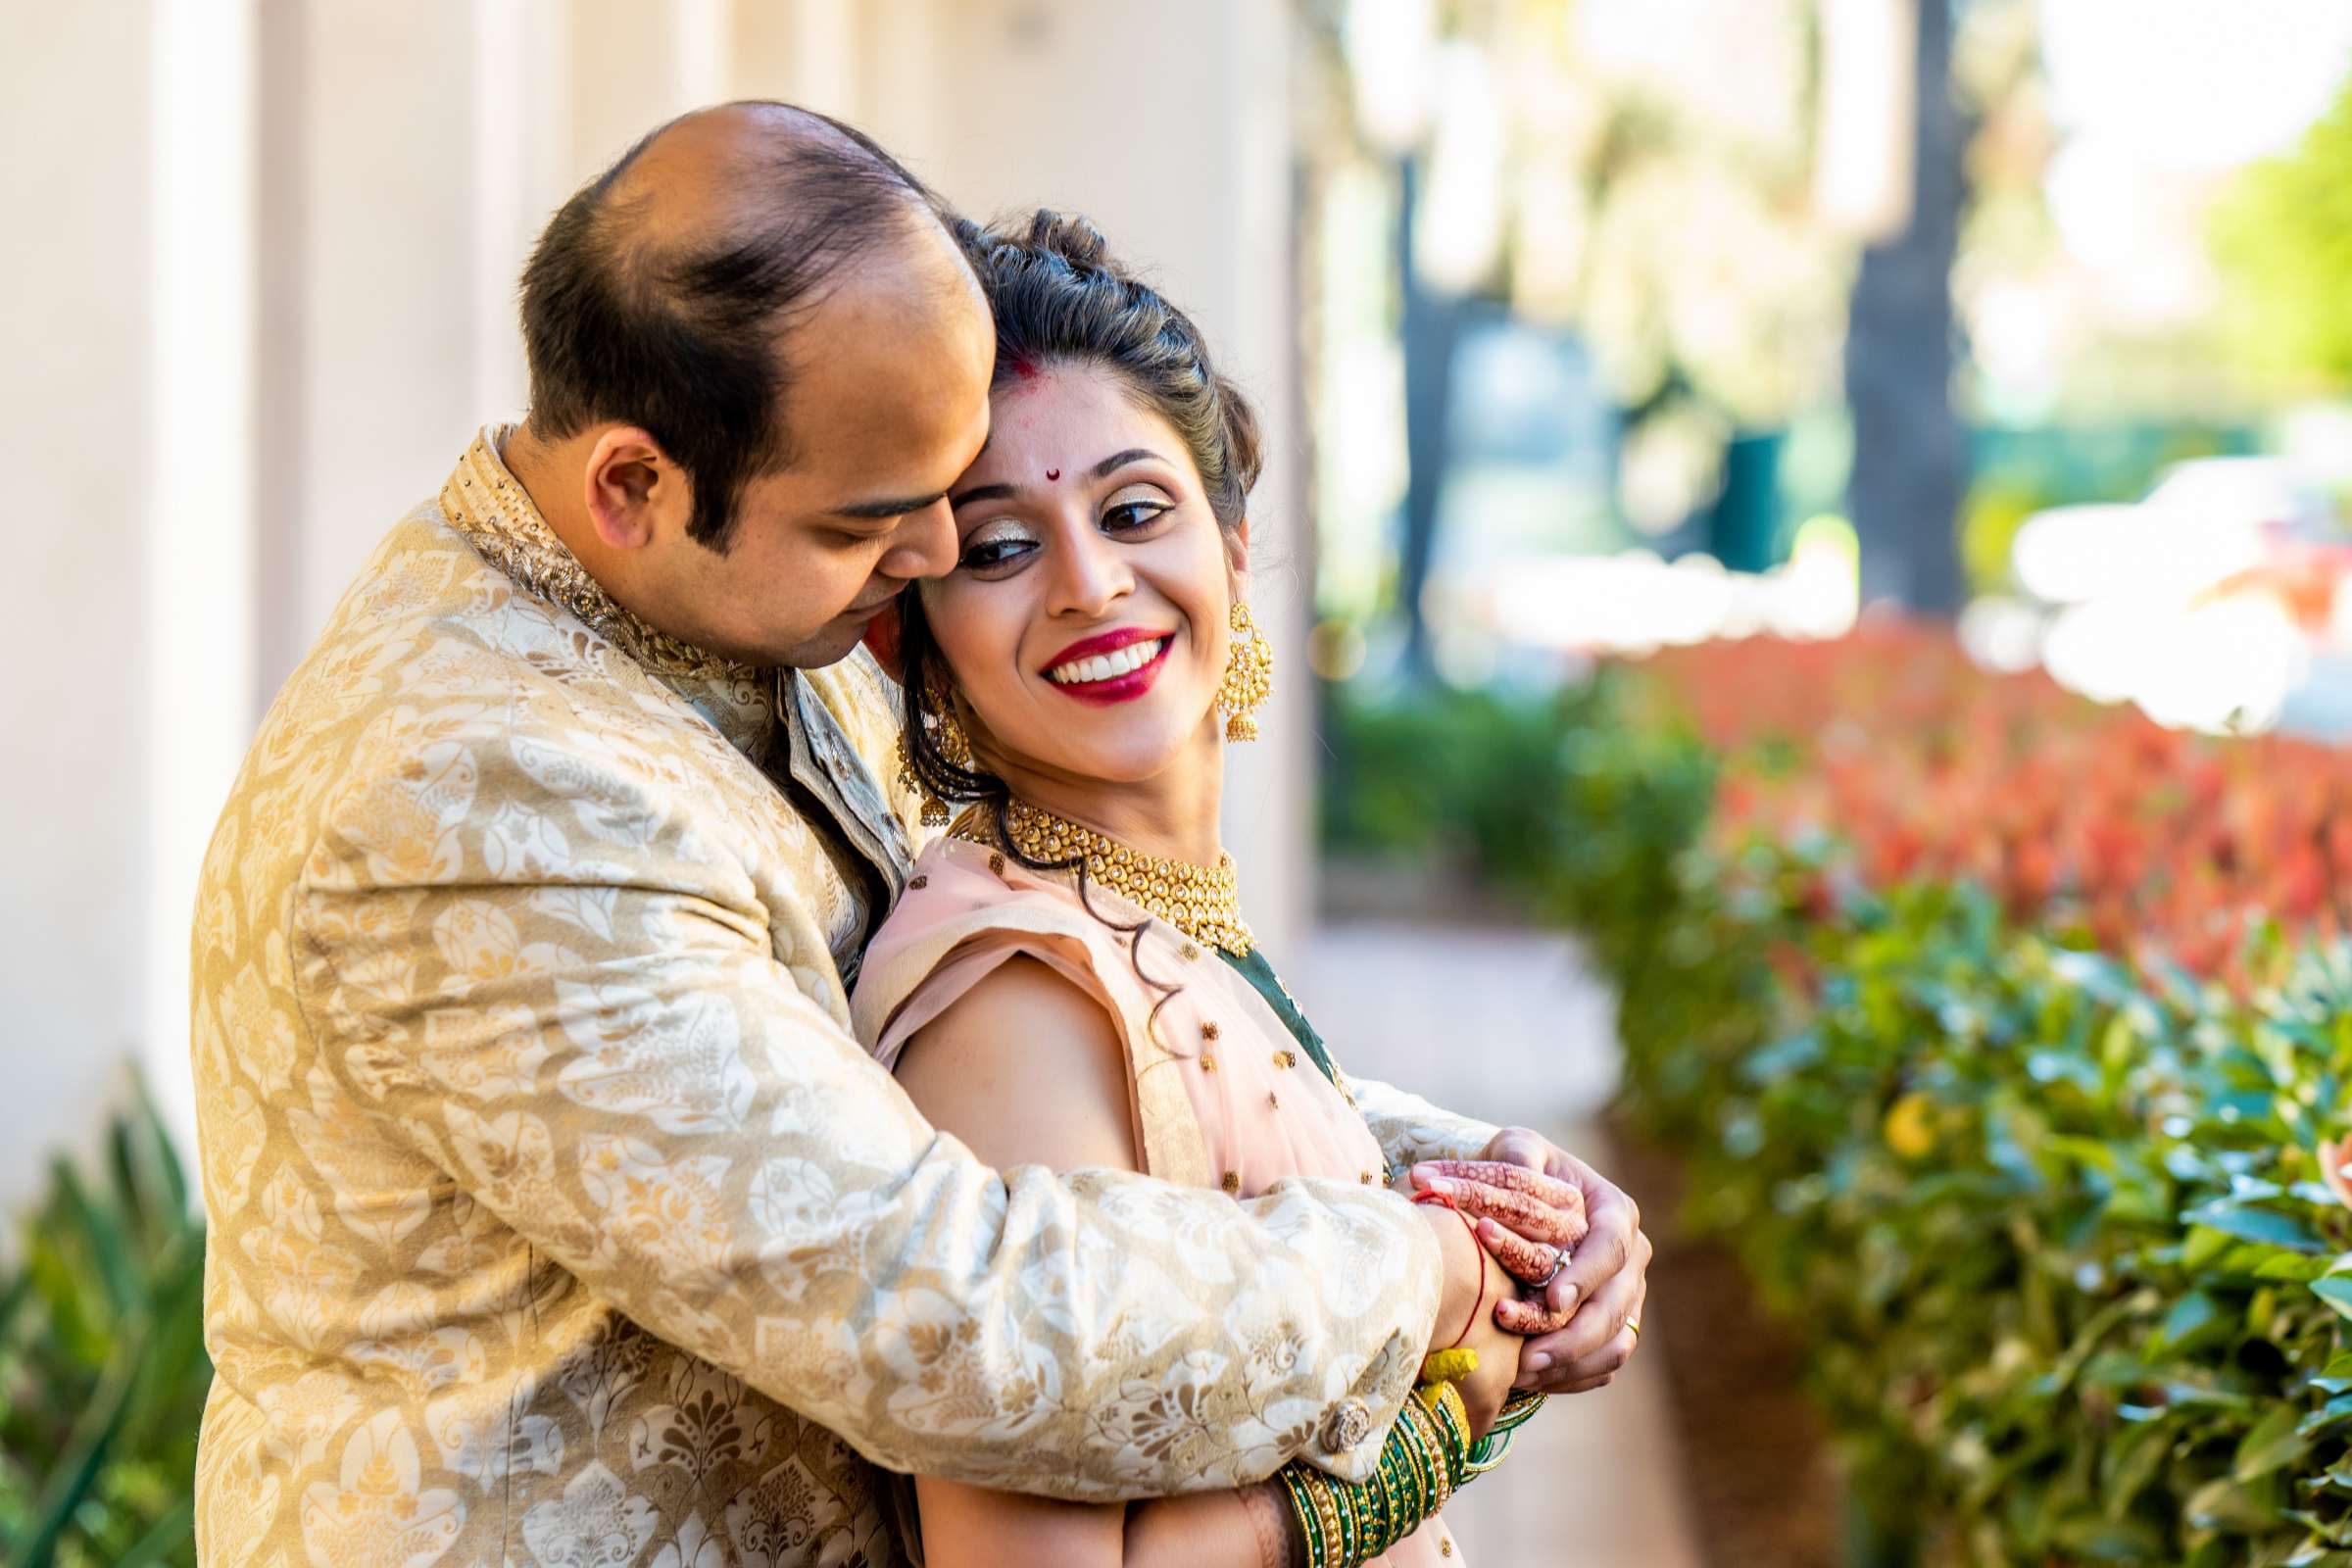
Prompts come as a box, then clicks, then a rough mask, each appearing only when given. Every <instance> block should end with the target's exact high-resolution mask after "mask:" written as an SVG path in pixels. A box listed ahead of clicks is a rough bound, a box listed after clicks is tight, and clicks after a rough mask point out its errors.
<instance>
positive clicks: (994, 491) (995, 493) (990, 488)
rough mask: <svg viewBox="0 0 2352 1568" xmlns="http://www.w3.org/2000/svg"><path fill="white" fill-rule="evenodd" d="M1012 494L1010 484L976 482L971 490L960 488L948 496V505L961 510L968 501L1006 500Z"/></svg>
mask: <svg viewBox="0 0 2352 1568" xmlns="http://www.w3.org/2000/svg"><path fill="white" fill-rule="evenodd" d="M1011 495H1012V486H1010V485H1008V484H976V485H974V486H972V487H971V488H970V489H969V490H958V491H956V493H955V494H954V495H952V496H950V497H948V505H949V506H950V507H953V508H955V509H956V511H958V512H960V511H962V510H963V505H964V503H965V502H967V501H1004V500H1006V499H1008V498H1010V496H1011Z"/></svg>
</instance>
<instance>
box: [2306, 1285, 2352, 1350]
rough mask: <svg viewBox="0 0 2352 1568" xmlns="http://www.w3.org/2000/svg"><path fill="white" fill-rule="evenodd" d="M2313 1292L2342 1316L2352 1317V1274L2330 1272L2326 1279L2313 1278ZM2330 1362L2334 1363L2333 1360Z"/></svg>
mask: <svg viewBox="0 0 2352 1568" xmlns="http://www.w3.org/2000/svg"><path fill="white" fill-rule="evenodd" d="M2311 1294H2312V1295H2314V1296H2316V1297H2318V1298H2319V1299H2321V1300H2323V1301H2326V1302H2327V1304H2328V1305H2329V1306H2332V1307H2334V1308H2335V1309H2336V1311H2337V1312H2338V1313H2339V1314H2341V1315H2342V1316H2344V1317H2346V1318H2352V1276H2346V1275H2342V1274H2330V1275H2329V1276H2328V1277H2327V1278H2326V1279H2324V1280H2313V1281H2312V1282H2311ZM2329 1364H2330V1365H2333V1363H2332V1362H2330V1363H2329Z"/></svg>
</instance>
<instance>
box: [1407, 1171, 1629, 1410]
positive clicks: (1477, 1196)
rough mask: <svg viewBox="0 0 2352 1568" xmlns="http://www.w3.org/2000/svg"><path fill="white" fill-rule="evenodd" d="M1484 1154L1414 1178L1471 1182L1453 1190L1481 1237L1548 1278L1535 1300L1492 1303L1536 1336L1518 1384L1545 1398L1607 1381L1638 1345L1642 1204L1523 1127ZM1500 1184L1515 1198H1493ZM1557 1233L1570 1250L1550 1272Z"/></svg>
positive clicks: (1416, 1181)
mask: <svg viewBox="0 0 2352 1568" xmlns="http://www.w3.org/2000/svg"><path fill="white" fill-rule="evenodd" d="M1482 1153H1483V1154H1484V1155H1485V1158H1484V1159H1482V1160H1469V1161H1465V1160H1432V1161H1428V1162H1426V1163H1423V1164H1420V1165H1416V1166H1414V1167H1413V1168H1412V1171H1411V1173H1410V1178H1409V1179H1410V1181H1411V1183H1412V1185H1413V1187H1415V1188H1417V1189H1429V1188H1442V1187H1443V1186H1444V1185H1446V1184H1459V1183H1468V1184H1469V1185H1468V1187H1467V1188H1462V1189H1458V1190H1457V1191H1455V1192H1454V1193H1452V1194H1450V1195H1449V1196H1452V1197H1453V1200H1454V1201H1455V1203H1456V1204H1457V1205H1459V1206H1461V1207H1463V1208H1465V1209H1467V1210H1470V1211H1472V1212H1474V1213H1476V1214H1478V1215H1479V1216H1481V1218H1482V1221H1483V1223H1482V1225H1481V1228H1480V1233H1481V1237H1482V1240H1485V1241H1487V1245H1489V1246H1491V1247H1494V1248H1495V1249H1497V1250H1499V1251H1500V1252H1501V1253H1502V1254H1503V1255H1504V1257H1505V1260H1506V1262H1507V1263H1510V1264H1515V1265H1516V1268H1517V1270H1518V1271H1519V1272H1521V1273H1522V1274H1523V1275H1525V1276H1532V1278H1531V1281H1530V1283H1533V1282H1534V1281H1535V1280H1541V1279H1544V1277H1545V1276H1546V1275H1549V1279H1548V1283H1546V1284H1544V1286H1543V1288H1542V1289H1541V1290H1540V1291H1539V1292H1538V1293H1537V1294H1536V1295H1535V1296H1533V1297H1532V1298H1530V1299H1526V1300H1520V1299H1516V1298H1514V1299H1511V1300H1510V1301H1507V1302H1505V1303H1504V1304H1503V1305H1502V1306H1499V1307H1497V1308H1496V1309H1495V1312H1496V1315H1497V1317H1499V1318H1500V1319H1501V1320H1502V1323H1503V1325H1504V1326H1505V1327H1507V1328H1511V1329H1514V1330H1516V1331H1517V1332H1520V1333H1523V1334H1527V1335H1530V1336H1533V1339H1532V1340H1531V1343H1530V1344H1529V1345H1528V1346H1527V1348H1526V1349H1525V1351H1524V1353H1523V1355H1522V1358H1521V1377H1520V1387H1522V1388H1525V1389H1530V1390H1533V1391H1534V1392H1536V1393H1539V1394H1581V1393H1583V1392H1585V1391H1586V1390H1588V1389H1596V1388H1599V1387H1601V1386H1602V1385H1604V1384H1606V1383H1608V1382H1609V1381H1610V1380H1611V1379H1612V1378H1614V1377H1615V1376H1616V1374H1617V1373H1618V1371H1619V1370H1620V1369H1622V1368H1623V1367H1624V1366H1625V1364H1626V1363H1627V1362H1628V1361H1630V1360H1632V1359H1633V1354H1634V1350H1635V1348H1637V1346H1638V1345H1639V1343H1640V1337H1641V1332H1642V1330H1641V1322H1642V1308H1643V1306H1644V1304H1645V1302H1646V1300H1647V1298H1648V1294H1649V1286H1648V1272H1649V1257H1650V1247H1649V1238H1648V1237H1646V1236H1644V1235H1642V1211H1641V1209H1640V1208H1639V1207H1637V1206H1636V1205H1635V1203H1634V1201H1633V1200H1632V1199H1631V1198H1629V1197H1628V1196H1627V1195H1626V1194H1625V1193H1624V1192H1623V1191H1621V1190H1620V1189H1619V1188H1618V1187H1617V1186H1616V1185H1615V1184H1614V1183H1612V1182H1609V1181H1607V1180H1606V1179H1604V1178H1603V1177H1602V1176H1601V1175H1600V1174H1599V1173H1598V1172H1597V1171H1595V1170H1593V1167H1592V1166H1590V1165H1587V1164H1586V1163H1585V1162H1584V1161H1583V1160H1581V1159H1578V1158H1577V1157H1576V1156H1574V1155H1573V1154H1570V1153H1568V1152H1565V1151H1563V1150H1560V1149H1558V1148H1556V1147H1554V1146H1553V1145H1552V1144H1550V1143H1548V1142H1547V1141H1545V1140H1544V1138H1543V1137H1541V1136H1540V1135H1538V1134H1536V1133H1532V1132H1529V1131H1528V1130H1527V1129H1525V1128H1523V1127H1512V1128H1506V1129H1504V1130H1503V1131H1502V1132H1500V1133H1497V1134H1496V1135H1495V1139H1494V1141H1493V1142H1491V1143H1489V1144H1488V1146H1487V1147H1486V1149H1485V1150H1484V1151H1482ZM1497 1182H1500V1183H1507V1184H1511V1186H1513V1187H1515V1188H1516V1189H1517V1192H1516V1195H1515V1196H1513V1197H1508V1198H1505V1197H1497V1196H1495V1195H1497V1194H1498V1193H1499V1192H1501V1191H1503V1189H1502V1188H1499V1187H1497V1186H1495V1183H1497ZM1571 1195H1573V1196H1571ZM1546 1211H1548V1212H1546ZM1521 1225H1526V1226H1528V1227H1529V1230H1521V1229H1519V1227H1520V1226H1521ZM1561 1234H1565V1235H1567V1236H1568V1237H1569V1240H1568V1241H1567V1242H1566V1243H1565V1244H1564V1245H1566V1246H1567V1248H1568V1249H1569V1256H1568V1257H1567V1259H1566V1261H1565V1262H1564V1263H1560V1264H1559V1266H1558V1269H1557V1272H1556V1273H1552V1272H1551V1270H1552V1266H1553V1264H1554V1263H1555V1262H1556V1261H1557V1260H1558V1252H1557V1248H1559V1247H1560V1246H1561V1245H1563V1244H1562V1243H1561V1242H1559V1241H1558V1240H1556V1239H1555V1238H1556V1237H1557V1236H1558V1235H1561ZM1516 1244H1527V1245H1526V1246H1521V1245H1516Z"/></svg>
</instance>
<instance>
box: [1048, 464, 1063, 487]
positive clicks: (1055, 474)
mask: <svg viewBox="0 0 2352 1568" xmlns="http://www.w3.org/2000/svg"><path fill="white" fill-rule="evenodd" d="M1060 477H1061V470H1060V469H1059V468H1048V469H1047V470H1046V482H1047V483H1048V484H1052V483H1053V482H1054V480H1056V479H1058V478H1060Z"/></svg>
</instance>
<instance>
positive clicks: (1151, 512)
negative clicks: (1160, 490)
mask: <svg viewBox="0 0 2352 1568" xmlns="http://www.w3.org/2000/svg"><path fill="white" fill-rule="evenodd" d="M1168 510H1170V509H1169V506H1168V504H1167V503H1166V502H1164V501H1121V502H1119V503H1117V504H1116V505H1115V506H1112V507H1110V508H1108V509H1106V510H1105V511H1104V512H1103V527H1104V528H1106V529H1108V530H1109V531H1110V532H1112V533H1133V532H1135V531H1136V530H1137V529H1138V528H1148V527H1150V526H1151V525H1152V520H1153V519H1154V518H1156V517H1158V516H1159V515H1160V514H1161V513H1163V512H1166V511H1168Z"/></svg>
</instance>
